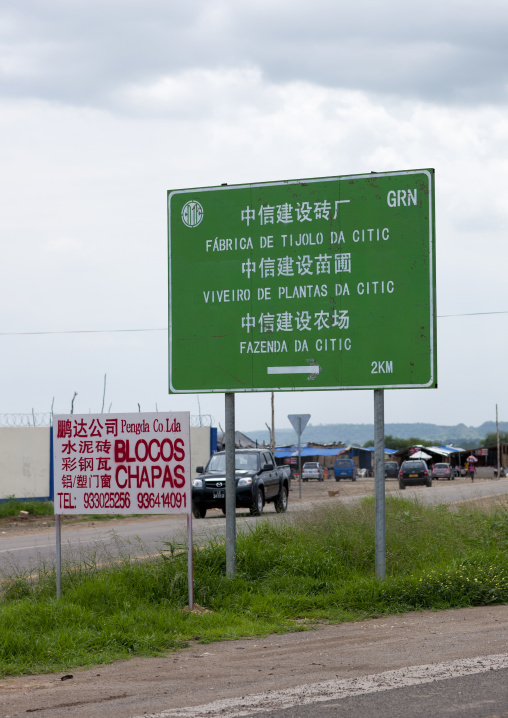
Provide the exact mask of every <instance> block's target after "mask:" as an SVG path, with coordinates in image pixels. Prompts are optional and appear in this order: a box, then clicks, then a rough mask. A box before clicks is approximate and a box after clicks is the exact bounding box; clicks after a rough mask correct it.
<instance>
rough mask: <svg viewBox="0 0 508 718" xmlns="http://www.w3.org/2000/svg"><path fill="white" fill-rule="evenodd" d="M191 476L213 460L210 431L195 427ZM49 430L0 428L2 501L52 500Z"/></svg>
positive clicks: (46, 428) (44, 428)
mask: <svg viewBox="0 0 508 718" xmlns="http://www.w3.org/2000/svg"><path fill="white" fill-rule="evenodd" d="M190 439H191V477H192V478H194V476H196V466H204V465H205V464H206V463H207V461H208V459H209V458H210V429H209V428H208V427H199V428H192V427H191V430H190ZM49 453H50V452H49V428H48V427H29V428H27V427H16V428H10V427H7V428H4V427H2V428H0V499H6V498H9V497H10V496H13V497H15V498H17V499H25V498H30V497H34V498H48V497H49V493H50V488H49V481H50V476H49V471H50V470H49Z"/></svg>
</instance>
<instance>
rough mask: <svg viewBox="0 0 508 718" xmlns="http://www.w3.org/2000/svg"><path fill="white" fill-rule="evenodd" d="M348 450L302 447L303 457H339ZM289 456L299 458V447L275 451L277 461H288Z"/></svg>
mask: <svg viewBox="0 0 508 718" xmlns="http://www.w3.org/2000/svg"><path fill="white" fill-rule="evenodd" d="M344 451H347V449H345V448H342V449H337V448H336V449H319V448H318V447H316V446H302V448H301V451H300V453H301V455H302V457H304V456H338V455H339V454H342V452H344ZM288 456H298V446H294V447H291V448H289V449H275V458H276V459H286V458H287V457H288Z"/></svg>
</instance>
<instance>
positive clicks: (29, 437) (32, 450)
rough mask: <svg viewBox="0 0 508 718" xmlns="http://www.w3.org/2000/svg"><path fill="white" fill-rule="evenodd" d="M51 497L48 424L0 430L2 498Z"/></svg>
mask: <svg viewBox="0 0 508 718" xmlns="http://www.w3.org/2000/svg"><path fill="white" fill-rule="evenodd" d="M9 496H15V497H16V498H30V497H34V498H47V497H48V496H49V427H42V426H41V427H17V428H10V427H9V428H1V429H0V499H5V498H8V497H9Z"/></svg>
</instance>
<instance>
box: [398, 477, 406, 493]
mask: <svg viewBox="0 0 508 718" xmlns="http://www.w3.org/2000/svg"><path fill="white" fill-rule="evenodd" d="M405 488H406V484H405V483H404V482H403V481H402V479H399V489H400V490H401V491H402V490H403V489H405Z"/></svg>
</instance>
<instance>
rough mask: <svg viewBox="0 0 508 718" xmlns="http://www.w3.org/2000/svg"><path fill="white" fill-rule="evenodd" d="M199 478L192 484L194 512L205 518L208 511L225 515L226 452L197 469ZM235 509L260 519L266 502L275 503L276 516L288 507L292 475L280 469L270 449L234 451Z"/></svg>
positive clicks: (196, 515)
mask: <svg viewBox="0 0 508 718" xmlns="http://www.w3.org/2000/svg"><path fill="white" fill-rule="evenodd" d="M196 473H197V474H200V476H198V477H196V478H195V479H194V480H193V481H192V513H193V515H194V516H195V517H196V518H201V519H204V518H205V516H206V512H207V510H208V509H222V511H223V512H224V513H225V512H226V452H225V451H219V452H217V453H216V454H214V455H213V456H212V458H211V459H210V461H209V462H208V464H207V465H206V468H205V469H204V468H203V467H202V466H198V467H197V468H196ZM235 481H236V506H237V507H238V508H247V509H249V510H250V513H251V514H252V516H259V515H260V514H261V512H262V511H263V508H264V505H265V503H268V502H273V504H274V506H275V510H276V511H277V513H283V512H284V511H286V509H287V505H288V492H289V483H290V478H289V473H288V471H287V469H285V468H282V467H280V466H277V465H276V463H275V459H274V458H273V456H272V453H271V451H269V450H268V449H242V450H239V451H235Z"/></svg>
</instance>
